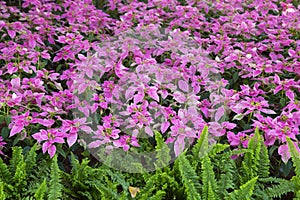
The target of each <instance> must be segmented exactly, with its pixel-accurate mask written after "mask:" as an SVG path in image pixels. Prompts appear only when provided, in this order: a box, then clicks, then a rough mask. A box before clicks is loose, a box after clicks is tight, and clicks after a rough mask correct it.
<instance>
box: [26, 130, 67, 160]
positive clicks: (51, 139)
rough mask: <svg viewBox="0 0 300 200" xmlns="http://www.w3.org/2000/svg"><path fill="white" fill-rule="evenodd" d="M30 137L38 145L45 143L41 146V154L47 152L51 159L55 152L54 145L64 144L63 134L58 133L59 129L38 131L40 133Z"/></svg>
mask: <svg viewBox="0 0 300 200" xmlns="http://www.w3.org/2000/svg"><path fill="white" fill-rule="evenodd" d="M32 137H33V138H34V139H36V140H37V141H38V142H39V143H41V142H42V141H45V142H44V143H43V145H42V150H43V153H45V152H46V151H47V152H48V154H49V155H50V157H51V158H52V157H53V156H54V154H55V152H56V146H55V143H61V144H62V143H65V140H64V137H65V134H64V133H62V132H60V131H59V129H49V130H44V129H42V130H40V132H37V133H35V134H33V135H32Z"/></svg>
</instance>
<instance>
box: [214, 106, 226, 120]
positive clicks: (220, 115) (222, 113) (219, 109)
mask: <svg viewBox="0 0 300 200" xmlns="http://www.w3.org/2000/svg"><path fill="white" fill-rule="evenodd" d="M224 113H225V109H224V107H223V106H221V107H219V108H218V110H217V112H216V115H215V119H216V121H219V120H220V119H221V117H222V116H223V115H224Z"/></svg>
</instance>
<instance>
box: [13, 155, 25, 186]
mask: <svg viewBox="0 0 300 200" xmlns="http://www.w3.org/2000/svg"><path fill="white" fill-rule="evenodd" d="M26 177H27V173H26V163H25V162H24V161H23V160H22V161H20V162H19V163H18V165H17V167H16V173H15V175H14V177H13V181H14V183H15V186H16V187H18V186H20V185H25V183H26Z"/></svg>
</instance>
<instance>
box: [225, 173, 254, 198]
mask: <svg viewBox="0 0 300 200" xmlns="http://www.w3.org/2000/svg"><path fill="white" fill-rule="evenodd" d="M257 179H258V177H254V178H252V179H251V180H250V181H248V182H247V183H245V184H244V185H242V186H241V187H240V189H238V190H235V191H233V192H231V193H230V194H229V196H228V197H226V198H225V199H230V200H248V199H250V197H251V196H252V193H253V190H254V186H255V183H256V181H257Z"/></svg>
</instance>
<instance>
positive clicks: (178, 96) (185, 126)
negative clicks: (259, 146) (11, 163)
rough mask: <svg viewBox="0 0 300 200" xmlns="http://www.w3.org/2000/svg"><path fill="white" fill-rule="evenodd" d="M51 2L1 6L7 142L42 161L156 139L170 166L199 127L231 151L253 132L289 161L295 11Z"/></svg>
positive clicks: (191, 2) (293, 130)
mask: <svg viewBox="0 0 300 200" xmlns="http://www.w3.org/2000/svg"><path fill="white" fill-rule="evenodd" d="M59 2H60V3H55V2H54V1H49V0H40V1H37V0H24V1H23V4H22V7H21V8H16V7H11V6H7V5H6V4H5V2H0V35H1V37H0V52H1V53H0V66H1V67H0V115H1V116H5V117H7V116H9V117H10V119H11V120H4V121H3V122H2V121H0V127H4V126H7V127H8V128H9V129H10V133H9V134H8V135H9V137H16V136H17V135H18V136H21V138H22V139H28V138H33V139H35V140H36V141H37V142H39V143H41V144H42V150H43V152H46V151H47V152H48V153H49V154H50V156H51V157H52V156H54V154H55V152H56V148H57V144H58V143H62V144H67V145H68V146H70V147H71V146H72V145H74V144H75V143H76V142H77V141H78V137H79V136H80V135H81V134H88V135H90V138H93V141H91V142H90V143H89V145H88V147H89V148H96V147H99V146H100V145H106V146H107V147H109V148H123V149H124V151H128V150H129V149H130V148H131V147H136V148H138V147H139V146H140V145H141V144H140V141H139V139H138V138H139V135H140V134H146V135H148V136H150V137H151V136H153V130H154V129H157V130H159V131H160V132H161V133H162V135H163V136H164V139H165V141H166V142H167V143H174V151H175V154H176V155H178V154H179V153H180V152H181V151H182V150H183V148H184V145H185V144H188V143H189V144H192V143H193V142H194V140H195V139H197V138H199V137H200V133H201V130H202V129H203V127H204V126H205V125H208V126H209V132H210V135H211V136H212V140H221V141H224V142H226V143H229V144H230V145H231V146H233V147H234V148H238V147H240V146H244V147H246V146H247V142H248V139H249V137H251V136H252V134H251V133H253V131H254V129H255V128H256V127H258V128H259V129H260V130H261V132H262V134H263V136H264V139H265V145H267V146H271V145H279V149H278V153H279V154H280V155H281V156H282V159H283V161H284V162H287V161H288V160H289V157H290V155H289V153H288V148H287V143H286V137H289V138H291V139H292V140H293V141H294V142H295V143H296V144H298V143H299V142H298V138H297V136H298V135H299V126H300V102H299V93H300V80H299V76H300V70H299V69H300V25H299V19H300V7H299V6H298V7H296V6H295V5H294V4H292V3H291V1H290V0H286V1H285V2H281V1H279V0H270V1H261V0H253V1H246V0H239V1H225V0H219V1H195V0H186V1H185V2H184V3H182V1H177V0H160V1H156V0H149V1H147V3H145V2H144V1H143V2H140V1H137V0H130V1H129V0H128V1H115V0H108V1H107V4H106V5H105V9H102V10H100V9H97V8H96V7H95V6H94V5H93V4H92V0H75V1H73V0H62V1H59ZM132 34H134V35H135V36H134V37H131V36H130V35H132ZM166 36H167V37H166ZM139 37H140V38H139ZM116 111H118V112H116ZM91 116H94V118H93V119H92V121H91ZM1 119H2V118H1ZM2 123H4V125H2ZM3 138H4V141H5V140H6V139H7V138H6V137H4V136H3ZM4 144H5V142H3V140H2V137H0V148H1V149H2V146H3V145H4ZM0 154H2V151H0Z"/></svg>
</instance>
